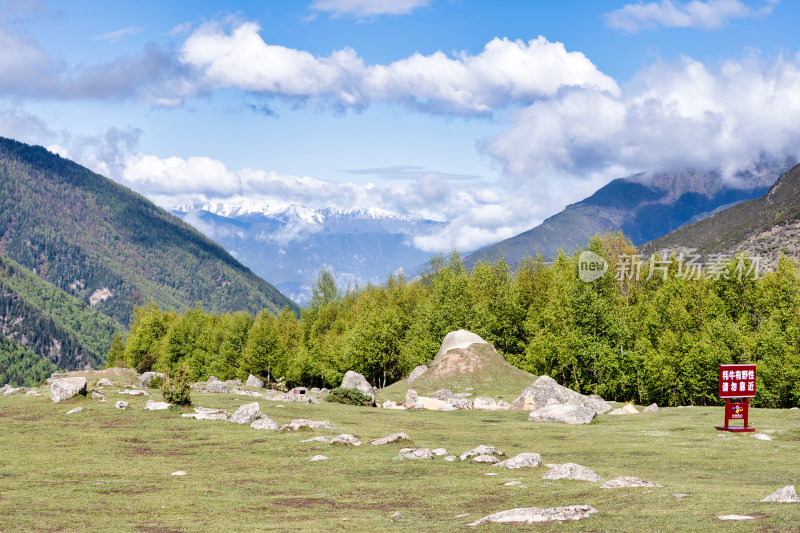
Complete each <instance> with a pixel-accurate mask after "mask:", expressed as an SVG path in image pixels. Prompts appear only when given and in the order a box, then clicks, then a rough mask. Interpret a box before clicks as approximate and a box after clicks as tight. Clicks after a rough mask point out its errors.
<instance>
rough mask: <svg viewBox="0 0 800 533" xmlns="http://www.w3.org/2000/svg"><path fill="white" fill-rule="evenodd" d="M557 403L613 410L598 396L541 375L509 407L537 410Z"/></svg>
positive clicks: (595, 409)
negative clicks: (576, 390)
mask: <svg viewBox="0 0 800 533" xmlns="http://www.w3.org/2000/svg"><path fill="white" fill-rule="evenodd" d="M555 404H567V405H581V406H583V407H588V408H590V409H593V410H594V411H595V412H596V413H598V414H602V413H605V412H606V411H610V410H611V405H610V404H609V403H608V402H606V401H605V400H603V399H602V398H598V397H591V396H585V395H583V394H580V393H578V392H575V391H574V390H572V389H568V388H567V387H564V386H562V385H559V384H558V383H556V380H554V379H553V378H551V377H549V376H541V377H540V378H539V379H537V380H536V381H534V382H533V383H531V384H530V385H529V386H528V388H527V389H525V390H524V391H522V394H520V395H519V398H517V399H516V400H514V401H513V402H511V406H510V407H509V409H524V410H535V409H541V408H542V407H547V406H549V405H555Z"/></svg>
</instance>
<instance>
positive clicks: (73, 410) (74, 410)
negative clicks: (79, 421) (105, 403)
mask: <svg viewBox="0 0 800 533" xmlns="http://www.w3.org/2000/svg"><path fill="white" fill-rule="evenodd" d="M81 411H83V407H76V408H75V409H70V410H69V411H67V414H68V415H71V414H72V413H80V412H81Z"/></svg>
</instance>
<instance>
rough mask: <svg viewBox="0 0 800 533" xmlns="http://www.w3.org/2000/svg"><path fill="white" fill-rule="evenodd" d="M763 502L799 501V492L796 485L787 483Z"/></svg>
mask: <svg viewBox="0 0 800 533" xmlns="http://www.w3.org/2000/svg"><path fill="white" fill-rule="evenodd" d="M761 501H762V502H778V503H797V502H800V498H798V497H797V492H795V490H794V485H786V486H785V487H783V488H781V489H778V490H776V491H775V492H773V493H772V494H770V495H769V496H767V497H766V498H764V499H763V500H761Z"/></svg>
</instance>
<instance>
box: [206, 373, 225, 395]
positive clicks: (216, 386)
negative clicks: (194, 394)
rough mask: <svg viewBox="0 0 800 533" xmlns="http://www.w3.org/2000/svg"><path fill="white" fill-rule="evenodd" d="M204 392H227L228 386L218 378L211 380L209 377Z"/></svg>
mask: <svg viewBox="0 0 800 533" xmlns="http://www.w3.org/2000/svg"><path fill="white" fill-rule="evenodd" d="M211 377H214V376H211ZM206 392H216V393H224V394H227V393H228V392H229V389H228V386H227V385H226V384H225V383H223V382H221V381H220V380H216V381H211V378H209V379H208V383H206Z"/></svg>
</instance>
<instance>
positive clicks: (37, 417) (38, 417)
mask: <svg viewBox="0 0 800 533" xmlns="http://www.w3.org/2000/svg"><path fill="white" fill-rule="evenodd" d="M0 416H5V415H2V414H0ZM43 418H44V415H29V416H20V417H18V418H15V419H14V420H17V421H18V422H37V421H39V420H41V419H43Z"/></svg>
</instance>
